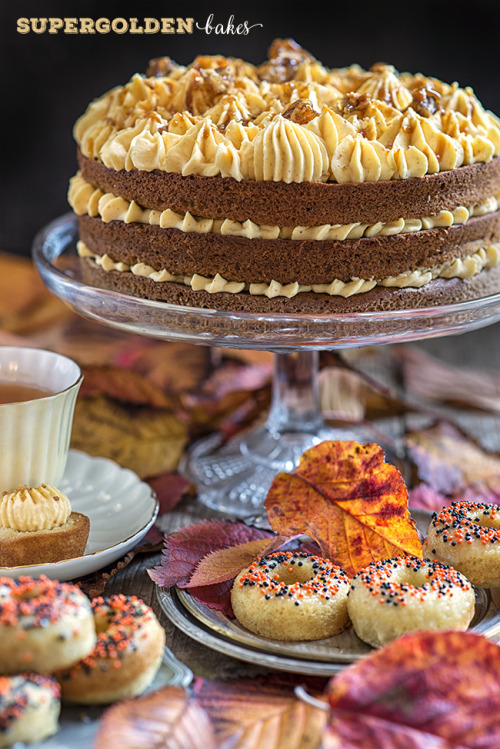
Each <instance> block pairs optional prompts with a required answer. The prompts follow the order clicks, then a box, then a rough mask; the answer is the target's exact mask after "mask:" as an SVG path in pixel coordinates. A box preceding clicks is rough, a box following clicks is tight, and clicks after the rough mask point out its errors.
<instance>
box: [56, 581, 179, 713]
mask: <svg viewBox="0 0 500 749" xmlns="http://www.w3.org/2000/svg"><path fill="white" fill-rule="evenodd" d="M92 610H93V613H94V620H95V627H96V631H97V642H96V646H95V648H94V650H93V652H92V653H91V654H90V655H89V656H87V657H86V658H83V660H81V661H80V662H79V663H77V664H75V665H74V666H73V667H72V668H70V669H66V670H65V671H63V672H57V673H56V674H55V676H56V678H57V679H58V681H59V683H60V685H61V691H62V699H63V701H67V702H79V703H81V704H84V705H92V704H107V703H109V702H115V701H117V700H122V699H124V698H125V697H135V696H136V695H138V694H141V692H143V691H144V690H145V689H146V687H147V686H148V685H149V684H150V683H151V682H152V681H153V679H154V677H155V675H156V672H157V671H158V668H159V667H160V663H161V660H162V657H163V651H164V647H165V632H164V630H163V627H162V626H161V625H160V623H159V621H158V619H157V618H156V616H155V615H154V613H153V610H152V609H151V608H150V607H149V606H147V605H146V604H145V603H144V601H141V600H140V598H137V597H136V596H124V595H122V594H116V595H113V596H110V597H109V598H102V597H101V596H100V597H98V598H94V600H93V601H92Z"/></svg>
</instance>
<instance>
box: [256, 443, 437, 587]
mask: <svg viewBox="0 0 500 749" xmlns="http://www.w3.org/2000/svg"><path fill="white" fill-rule="evenodd" d="M265 506H266V509H267V515H268V518H269V522H270V524H271V527H272V528H273V529H274V530H275V531H276V532H277V533H281V534H282V535H292V534H294V533H305V534H307V535H308V536H311V537H312V538H313V539H314V540H315V541H316V542H317V543H318V544H319V546H320V548H321V553H322V555H323V556H325V557H328V558H329V559H331V560H332V562H334V563H335V564H338V565H339V566H341V567H343V568H344V569H345V571H346V572H347V574H349V575H351V576H352V575H354V574H356V572H358V571H359V570H360V569H362V568H363V567H365V566H366V565H367V564H369V563H370V562H373V561H378V560H380V559H386V558H388V557H393V556H398V555H399V556H401V555H403V554H414V555H417V556H422V545H421V543H420V541H419V539H418V535H417V532H416V530H415V527H414V524H413V522H412V520H411V518H410V515H409V512H408V507H407V491H406V486H405V484H404V481H403V479H402V477H401V474H400V473H399V471H398V470H397V468H396V467H395V466H392V465H390V464H388V463H385V462H384V452H383V450H382V448H381V447H380V446H379V445H377V444H372V443H369V444H365V445H360V444H359V443H357V442H340V441H339V442H322V443H321V444H319V445H316V446H315V447H312V448H311V449H310V450H307V451H306V452H305V453H304V455H303V456H302V458H301V460H300V463H299V465H298V467H297V468H296V469H295V470H294V471H293V473H279V474H278V475H277V476H276V478H275V479H274V481H273V483H272V485H271V488H270V489H269V492H268V495H267V498H266V502H265Z"/></svg>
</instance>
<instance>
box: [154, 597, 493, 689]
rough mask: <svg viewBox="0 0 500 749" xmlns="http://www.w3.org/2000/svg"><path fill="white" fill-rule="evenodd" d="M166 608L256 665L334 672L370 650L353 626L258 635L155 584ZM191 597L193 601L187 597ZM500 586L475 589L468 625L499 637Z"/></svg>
mask: <svg viewBox="0 0 500 749" xmlns="http://www.w3.org/2000/svg"><path fill="white" fill-rule="evenodd" d="M157 597H158V601H159V603H160V606H161V608H162V610H163V612H164V613H165V614H166V615H167V617H168V618H169V619H170V621H171V622H172V623H173V624H175V626H176V627H178V628H179V629H180V630H181V631H182V632H184V633H185V634H186V635H188V637H191V638H192V639H194V640H196V641H197V642H200V643H201V644H202V645H205V646H206V647H208V648H211V649H212V650H215V651H217V652H219V653H224V654H225V655H230V656H232V657H233V658H238V659H239V660H242V661H245V662H247V663H252V664H254V665H260V666H265V667H267V668H273V669H276V670H278V671H289V672H292V673H297V674H307V675H310V676H334V675H335V674H337V673H339V671H341V670H342V669H343V668H345V667H346V666H347V665H349V664H351V663H354V662H355V661H358V660H360V659H361V658H364V657H365V656H366V655H368V654H369V653H371V652H372V650H373V649H372V648H371V647H370V646H369V645H366V644H365V643H363V642H361V640H359V638H358V637H357V636H356V635H355V633H354V631H353V629H352V627H349V629H347V630H346V631H345V632H343V633H342V634H340V635H336V636H335V637H330V638H327V639H324V640H316V641H314V642H297V643H290V642H280V641H278V640H268V639H265V638H262V637H257V636H256V635H253V634H252V633H251V632H248V631H247V630H245V629H244V628H243V627H241V626H240V625H239V624H238V623H237V622H236V621H235V620H234V619H229V617H227V616H226V615H225V614H222V613H221V612H220V611H217V610H215V609H210V608H208V606H204V605H203V604H200V603H199V602H197V601H195V600H194V599H193V598H192V597H190V596H189V594H187V593H185V592H184V591H180V590H179V589H177V588H168V589H167V588H161V587H158V588H157ZM188 598H191V600H190V601H189V603H188V602H187V600H186V599H188ZM499 607H500V589H495V590H492V591H485V590H483V589H478V590H477V591H476V614H475V617H474V620H473V622H472V624H471V627H470V629H471V630H472V631H473V632H476V633H478V634H482V635H484V636H485V637H488V638H489V639H491V640H493V641H495V642H496V641H498V639H500V608H499Z"/></svg>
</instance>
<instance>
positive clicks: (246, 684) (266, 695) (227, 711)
mask: <svg viewBox="0 0 500 749" xmlns="http://www.w3.org/2000/svg"><path fill="white" fill-rule="evenodd" d="M297 681H298V680H297V679H296V677H290V679H289V682H290V683H289V684H283V685H280V684H279V683H278V684H275V683H274V680H273V678H272V677H271V678H270V679H267V680H266V681H264V680H263V679H255V680H247V681H243V682H239V683H235V682H224V683H222V682H207V681H204V682H203V685H202V687H201V689H199V690H198V693H197V696H198V700H199V702H200V704H201V706H202V707H203V708H204V709H205V710H206V712H207V714H208V715H209V717H210V718H211V720H212V722H213V724H214V726H215V730H216V736H217V739H218V741H219V742H220V743H219V746H220V749H317V748H318V747H319V744H320V741H321V734H322V731H323V727H324V725H325V723H326V719H327V713H326V712H325V711H323V710H321V709H319V708H317V707H313V706H311V705H310V704H308V703H306V702H303V701H301V700H299V699H298V698H297V697H295V695H294V692H293V686H294V683H297Z"/></svg>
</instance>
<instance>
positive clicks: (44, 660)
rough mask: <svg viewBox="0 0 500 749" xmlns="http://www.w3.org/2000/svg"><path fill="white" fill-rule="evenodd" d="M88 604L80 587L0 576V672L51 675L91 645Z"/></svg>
mask: <svg viewBox="0 0 500 749" xmlns="http://www.w3.org/2000/svg"><path fill="white" fill-rule="evenodd" d="M95 639H96V635H95V628H94V619H93V617H92V611H91V609H90V601H89V599H88V598H87V596H86V595H85V594H84V593H82V591H81V590H80V588H78V587H77V586H76V585H72V584H71V583H61V582H59V581H58V580H49V578H48V577H45V576H43V575H42V576H41V577H39V578H33V577H19V578H18V579H17V580H15V579H13V578H10V577H0V673H1V674H16V673H21V672H24V671H35V672H37V673H42V674H43V673H51V672H52V671H54V670H55V669H57V668H66V667H69V666H71V665H72V664H73V663H76V661H78V660H80V658H83V657H85V656H86V655H88V654H89V653H90V652H91V650H92V648H93V647H94V644H95Z"/></svg>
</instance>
